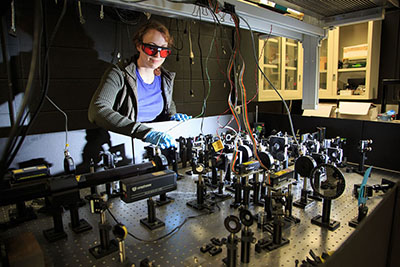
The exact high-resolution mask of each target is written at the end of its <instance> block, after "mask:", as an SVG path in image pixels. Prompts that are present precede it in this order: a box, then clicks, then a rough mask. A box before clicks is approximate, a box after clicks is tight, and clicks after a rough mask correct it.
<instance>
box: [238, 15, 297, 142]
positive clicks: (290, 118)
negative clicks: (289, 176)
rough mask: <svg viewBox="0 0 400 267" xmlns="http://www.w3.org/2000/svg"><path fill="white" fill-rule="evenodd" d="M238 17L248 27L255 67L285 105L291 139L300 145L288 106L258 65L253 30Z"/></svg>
mask: <svg viewBox="0 0 400 267" xmlns="http://www.w3.org/2000/svg"><path fill="white" fill-rule="evenodd" d="M239 18H240V19H241V20H243V21H244V22H245V23H246V25H247V27H248V28H249V30H250V34H251V41H252V45H253V55H254V59H255V61H256V64H257V67H258V69H259V71H260V72H261V74H262V75H263V77H264V79H266V80H267V82H268V83H269V84H270V85H271V87H272V88H273V89H274V90H275V92H276V93H277V94H278V96H279V97H280V99H281V100H282V102H283V105H284V106H285V109H286V111H287V113H288V118H289V124H290V130H291V132H292V135H293V137H294V138H293V139H294V140H295V142H296V144H297V147H300V145H299V143H298V141H297V139H296V138H295V137H296V134H295V131H294V127H293V121H292V116H291V114H290V110H289V107H288V106H287V104H286V102H285V100H284V99H283V97H282V95H281V94H280V93H279V91H278V90H277V89H276V88H275V86H274V85H273V84H272V82H271V81H270V80H269V79H268V77H267V76H266V75H265V73H264V72H263V70H262V69H261V67H260V65H259V64H258V60H257V54H256V48H255V43H254V34H253V31H252V29H251V27H250V25H249V23H248V22H247V21H246V20H245V19H244V18H243V17H240V16H239Z"/></svg>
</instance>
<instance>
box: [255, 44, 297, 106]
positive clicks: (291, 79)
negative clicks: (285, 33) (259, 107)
mask: <svg viewBox="0 0 400 267" xmlns="http://www.w3.org/2000/svg"><path fill="white" fill-rule="evenodd" d="M259 47H260V48H259V55H260V60H259V64H260V67H261V68H262V69H263V71H264V73H265V75H266V76H267V77H268V79H269V80H270V82H271V83H269V82H268V81H267V80H266V79H264V77H263V75H262V74H259V76H258V77H259V87H260V90H259V97H258V100H259V101H272V100H280V98H279V96H278V94H277V93H276V92H275V90H274V89H273V87H272V85H273V86H274V87H275V88H276V89H277V90H278V92H279V93H280V94H281V95H282V97H283V98H284V99H301V97H302V95H301V94H302V91H301V88H302V86H301V84H302V82H301V74H302V66H303V62H302V60H303V59H302V58H303V57H302V53H303V50H302V47H301V45H299V42H297V41H295V40H291V39H287V38H282V37H273V38H269V39H268V40H265V41H264V40H260V42H259ZM271 84H272V85H271Z"/></svg>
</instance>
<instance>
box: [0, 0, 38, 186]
mask: <svg viewBox="0 0 400 267" xmlns="http://www.w3.org/2000/svg"><path fill="white" fill-rule="evenodd" d="M35 3H36V5H35V7H34V12H35V14H34V17H35V20H34V30H33V43H32V58H31V64H30V69H29V76H28V82H27V84H26V87H25V94H24V98H23V100H22V103H21V107H20V109H19V111H18V115H17V119H16V120H15V123H14V125H13V126H12V127H11V130H10V134H9V137H8V139H7V143H6V145H5V149H4V151H3V155H2V157H1V162H0V166H1V168H0V174H1V176H0V179H3V177H4V174H5V172H6V171H7V169H8V167H9V165H7V158H8V156H9V155H10V152H11V151H12V144H13V143H14V141H15V140H16V139H14V138H17V134H18V131H19V127H20V122H21V119H22V116H23V114H24V112H25V108H26V106H27V104H28V102H29V100H30V95H31V91H32V87H33V78H34V76H35V73H36V62H37V59H38V55H39V50H40V38H39V35H40V25H41V24H40V21H39V14H40V13H39V12H40V6H39V4H40V2H39V1H36V2H35Z"/></svg>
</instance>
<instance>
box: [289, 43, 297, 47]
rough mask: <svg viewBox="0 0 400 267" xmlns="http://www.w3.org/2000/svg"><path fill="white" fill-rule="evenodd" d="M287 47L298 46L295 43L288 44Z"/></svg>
mask: <svg viewBox="0 0 400 267" xmlns="http://www.w3.org/2000/svg"><path fill="white" fill-rule="evenodd" d="M286 45H287V46H292V47H297V44H294V43H286Z"/></svg>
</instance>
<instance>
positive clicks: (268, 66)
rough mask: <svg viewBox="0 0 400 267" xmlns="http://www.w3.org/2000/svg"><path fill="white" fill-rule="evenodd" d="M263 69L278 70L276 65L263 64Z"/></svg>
mask: <svg viewBox="0 0 400 267" xmlns="http://www.w3.org/2000/svg"><path fill="white" fill-rule="evenodd" d="M264 68H268V69H277V68H278V65H273V64H264Z"/></svg>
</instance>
